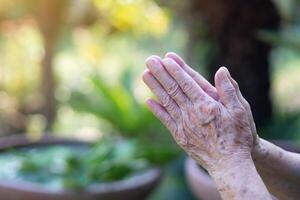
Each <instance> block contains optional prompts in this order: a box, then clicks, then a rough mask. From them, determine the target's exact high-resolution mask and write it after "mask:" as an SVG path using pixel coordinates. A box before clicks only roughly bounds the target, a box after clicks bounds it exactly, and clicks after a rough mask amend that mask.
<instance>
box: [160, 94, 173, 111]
mask: <svg viewBox="0 0 300 200" xmlns="http://www.w3.org/2000/svg"><path fill="white" fill-rule="evenodd" d="M162 105H163V107H165V108H167V107H170V106H171V105H172V99H171V97H170V96H169V95H164V96H162Z"/></svg>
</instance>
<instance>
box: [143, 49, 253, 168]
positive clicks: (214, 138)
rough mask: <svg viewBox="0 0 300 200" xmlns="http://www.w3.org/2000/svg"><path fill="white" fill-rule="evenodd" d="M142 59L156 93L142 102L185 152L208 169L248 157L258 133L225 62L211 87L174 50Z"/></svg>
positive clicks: (151, 86)
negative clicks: (156, 99) (160, 56)
mask: <svg viewBox="0 0 300 200" xmlns="http://www.w3.org/2000/svg"><path fill="white" fill-rule="evenodd" d="M146 65H147V68H148V70H146V71H145V72H144V74H143V80H144V82H145V83H146V84H147V85H148V87H149V88H150V89H151V90H152V92H153V93H154V94H155V95H156V96H157V98H158V102H157V101H155V100H153V99H150V100H148V101H147V104H148V106H149V107H150V109H151V111H152V112H153V113H154V114H155V115H156V116H157V117H158V118H159V119H160V120H161V122H162V123H163V124H164V125H165V126H166V127H167V128H168V129H169V130H170V132H171V134H172V136H173V137H174V139H175V141H176V142H177V143H178V144H179V145H180V146H181V147H182V148H183V149H184V150H185V151H186V152H187V153H188V154H189V155H190V156H192V157H193V158H194V159H195V160H197V161H198V162H199V163H200V164H201V165H202V166H203V167H205V168H206V169H207V170H208V171H211V172H212V171H216V170H218V169H220V168H223V167H224V164H225V163H226V162H227V161H228V160H233V159H234V160H236V161H238V160H240V159H242V158H249V157H251V151H252V148H253V146H254V144H255V143H256V140H257V134H256V129H255V125H254V122H253V118H252V114H251V110H250V106H249V104H248V103H247V102H246V100H245V99H244V98H243V97H242V95H241V93H240V92H239V89H238V86H237V83H236V82H235V81H234V80H233V79H232V77H231V76H230V74H229V72H228V70H227V69H226V68H224V67H221V68H220V69H219V70H218V71H217V73H216V75H215V87H213V86H212V85H210V83H209V82H207V81H206V80H205V79H204V78H203V77H202V76H201V75H200V74H198V73H196V72H195V71H193V70H192V69H191V68H190V67H188V66H187V65H186V64H185V63H184V61H183V60H182V59H181V58H180V57H179V56H177V55H176V54H172V53H170V54H167V55H166V57H165V58H164V59H160V58H159V57H157V56H151V57H149V58H148V59H147V60H146Z"/></svg>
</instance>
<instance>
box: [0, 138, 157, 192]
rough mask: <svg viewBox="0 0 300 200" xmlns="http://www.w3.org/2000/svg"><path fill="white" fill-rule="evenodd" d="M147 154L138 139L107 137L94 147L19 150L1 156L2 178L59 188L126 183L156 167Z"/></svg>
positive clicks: (0, 174)
mask: <svg viewBox="0 0 300 200" xmlns="http://www.w3.org/2000/svg"><path fill="white" fill-rule="evenodd" d="M147 151H148V150H147V149H145V148H141V145H140V144H138V141H137V140H122V139H120V138H112V137H110V138H103V139H102V140H100V141H99V142H97V143H96V144H93V145H91V146H73V147H72V146H49V147H33V148H30V149H21V150H18V149H16V150H12V151H8V152H5V153H1V154H0V163H1V164H2V166H3V167H2V168H1V169H0V178H1V180H6V179H9V180H22V181H29V182H35V183H40V184H42V185H44V186H47V187H48V186H49V187H55V188H62V187H65V188H70V189H75V188H84V187H87V186H89V185H91V184H95V183H101V182H110V181H116V180H122V179H124V178H126V177H130V176H132V175H134V174H136V173H138V172H140V171H143V170H145V169H147V168H149V167H150V166H152V165H153V164H152V163H151V160H150V159H147V156H144V155H151V156H153V155H152V154H151V153H150V154H149V152H147ZM141 155H143V156H141ZM8 157H10V158H13V159H7V158H8ZM159 160H160V161H161V160H162V159H159ZM15 163H17V164H15ZM12 173H13V174H14V175H11V174H12Z"/></svg>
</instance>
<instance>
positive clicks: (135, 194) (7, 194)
mask: <svg viewBox="0 0 300 200" xmlns="http://www.w3.org/2000/svg"><path fill="white" fill-rule="evenodd" d="M57 144H61V145H72V146H74V145H75V146H77V145H78V146H82V145H87V144H88V143H86V142H80V141H77V140H71V139H59V138H53V137H44V138H43V139H41V140H39V141H36V142H32V141H29V140H28V139H26V137H24V136H10V137H5V138H0V151H5V150H6V149H8V148H11V147H14V148H20V147H32V146H35V147H36V146H43V147H44V146H47V145H57ZM161 177H162V171H161V170H160V169H159V168H151V169H149V170H147V171H145V172H144V173H142V174H138V175H135V176H133V177H132V178H128V179H125V180H121V181H116V182H111V183H100V184H96V185H93V186H90V187H88V188H86V189H84V190H78V191H72V190H66V189H61V190H50V189H47V188H45V187H42V186H40V185H39V184H35V183H29V182H13V181H11V182H7V181H1V180H0V198H1V199H5V200H41V199H43V200H124V199H130V200H141V199H145V198H146V197H147V196H148V195H149V194H150V193H151V191H152V190H153V189H154V188H155V186H157V185H158V183H159V182H160V179H161Z"/></svg>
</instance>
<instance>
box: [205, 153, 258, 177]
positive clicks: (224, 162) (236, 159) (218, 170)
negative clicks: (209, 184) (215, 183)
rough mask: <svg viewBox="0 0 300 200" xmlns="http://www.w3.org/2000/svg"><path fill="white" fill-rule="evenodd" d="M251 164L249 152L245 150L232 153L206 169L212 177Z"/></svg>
mask: <svg viewBox="0 0 300 200" xmlns="http://www.w3.org/2000/svg"><path fill="white" fill-rule="evenodd" d="M251 164H253V161H252V158H251V154H250V153H247V152H240V153H233V154H232V155H231V156H229V157H226V158H222V159H220V160H219V161H218V162H217V164H216V165H214V166H212V167H211V168H210V169H208V172H209V174H210V175H211V176H212V177H216V178H217V177H219V176H224V174H229V173H231V172H232V171H234V170H236V171H238V170H240V169H239V168H241V167H246V166H250V165H251Z"/></svg>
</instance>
